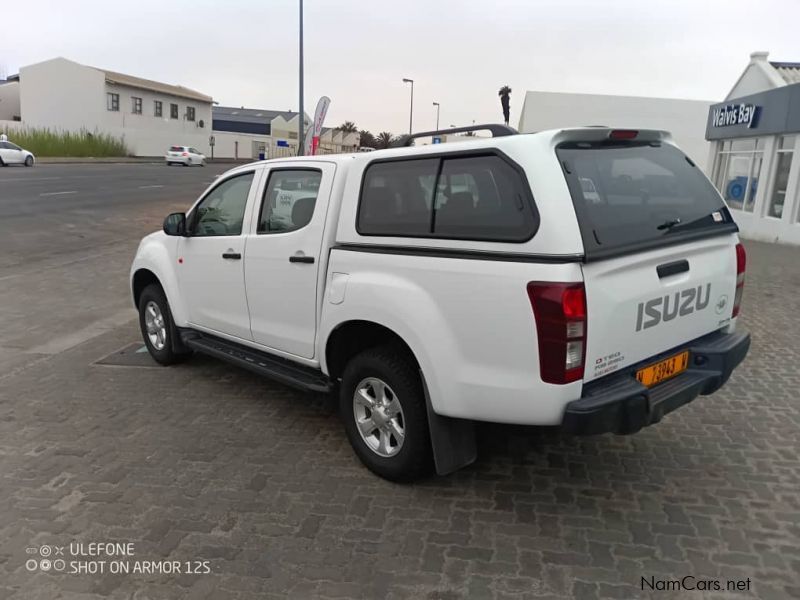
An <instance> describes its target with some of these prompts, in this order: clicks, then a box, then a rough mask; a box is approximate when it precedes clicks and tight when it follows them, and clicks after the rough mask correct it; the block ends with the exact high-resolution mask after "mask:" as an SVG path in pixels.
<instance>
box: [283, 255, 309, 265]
mask: <svg viewBox="0 0 800 600" xmlns="http://www.w3.org/2000/svg"><path fill="white" fill-rule="evenodd" d="M289 262H295V263H307V264H311V263H313V262H314V257H313V256H299V255H297V254H295V255H294V256H290V257H289Z"/></svg>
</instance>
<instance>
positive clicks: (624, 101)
mask: <svg viewBox="0 0 800 600" xmlns="http://www.w3.org/2000/svg"><path fill="white" fill-rule="evenodd" d="M710 105H711V102H709V101H704V100H679V99H673V98H646V97H638V96H608V95H600V94H563V93H557V92H526V93H525V101H524V103H523V105H522V113H521V116H520V119H519V130H520V132H522V133H533V132H535V131H543V130H546V129H559V128H562V127H582V126H586V125H605V126H608V127H615V128H619V129H661V130H666V131H669V132H671V133H672V136H673V138H674V140H675V143H677V144H678V145H679V146H680V147H681V149H682V150H683V151H684V152H686V154H688V155H689V156H690V157H691V158H692V160H694V161H695V163H697V165H698V166H700V167H701V168H703V169H704V170H705V169H706V161H707V159H708V151H709V144H708V142H707V141H706V140H705V137H704V135H703V131H704V130H705V125H706V119H707V117H708V107H709V106H710Z"/></svg>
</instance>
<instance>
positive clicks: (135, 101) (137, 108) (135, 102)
mask: <svg viewBox="0 0 800 600" xmlns="http://www.w3.org/2000/svg"><path fill="white" fill-rule="evenodd" d="M131 112H132V113H133V114H135V115H140V114H142V99H141V98H137V97H136V96H132V97H131Z"/></svg>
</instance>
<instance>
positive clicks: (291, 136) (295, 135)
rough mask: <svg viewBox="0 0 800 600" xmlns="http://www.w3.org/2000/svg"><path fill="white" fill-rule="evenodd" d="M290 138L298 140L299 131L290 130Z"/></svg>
mask: <svg viewBox="0 0 800 600" xmlns="http://www.w3.org/2000/svg"><path fill="white" fill-rule="evenodd" d="M289 139H290V140H296V139H297V132H296V131H290V132H289Z"/></svg>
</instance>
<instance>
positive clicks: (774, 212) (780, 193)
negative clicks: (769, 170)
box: [767, 135, 795, 219]
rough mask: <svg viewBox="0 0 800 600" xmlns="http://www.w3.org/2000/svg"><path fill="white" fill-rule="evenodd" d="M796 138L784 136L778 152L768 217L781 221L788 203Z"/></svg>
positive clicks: (780, 140)
mask: <svg viewBox="0 0 800 600" xmlns="http://www.w3.org/2000/svg"><path fill="white" fill-rule="evenodd" d="M794 141H795V136H793V135H784V136H783V137H781V138H780V139H779V140H778V151H777V156H776V159H775V184H774V185H773V186H772V197H771V198H770V199H769V209H768V211H767V216H770V217H775V218H778V219H780V218H781V217H782V216H783V207H784V205H785V203H786V188H787V187H788V186H789V171H790V170H791V168H792V157H793V156H794Z"/></svg>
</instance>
